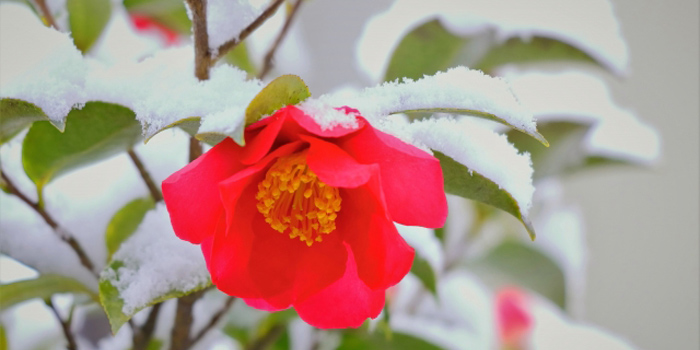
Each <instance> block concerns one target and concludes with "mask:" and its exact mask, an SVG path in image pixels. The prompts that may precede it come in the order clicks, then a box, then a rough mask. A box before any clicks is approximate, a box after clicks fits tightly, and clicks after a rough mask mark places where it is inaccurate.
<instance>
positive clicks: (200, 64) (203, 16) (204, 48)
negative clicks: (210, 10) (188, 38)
mask: <svg viewBox="0 0 700 350" xmlns="http://www.w3.org/2000/svg"><path fill="white" fill-rule="evenodd" d="M187 4H188V5H189V7H190V12H191V13H192V30H193V32H194V33H193V34H194V75H195V76H196V77H197V79H199V80H207V79H209V68H211V66H212V64H213V63H214V62H213V61H212V59H211V52H210V51H209V33H208V32H207V0H187Z"/></svg>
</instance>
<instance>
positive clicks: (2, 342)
mask: <svg viewBox="0 0 700 350" xmlns="http://www.w3.org/2000/svg"><path fill="white" fill-rule="evenodd" d="M8 348H9V347H8V345H7V332H5V326H4V325H3V324H2V323H0V350H7V349H8Z"/></svg>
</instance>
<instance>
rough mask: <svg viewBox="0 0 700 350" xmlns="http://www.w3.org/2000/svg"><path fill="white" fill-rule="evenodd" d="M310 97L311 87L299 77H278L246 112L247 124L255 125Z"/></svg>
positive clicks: (256, 97) (263, 90)
mask: <svg viewBox="0 0 700 350" xmlns="http://www.w3.org/2000/svg"><path fill="white" fill-rule="evenodd" d="M310 96H311V92H309V87H308V86H306V83H304V81H303V80H301V78H299V77H298V76H296V75H291V74H288V75H282V76H280V77H277V78H276V79H275V80H273V81H271V82H270V83H269V84H267V86H266V87H265V88H264V89H262V90H261V91H260V92H259V93H258V94H257V95H256V96H255V98H254V99H253V100H252V101H251V102H250V104H249V105H248V108H246V110H245V124H246V126H247V125H250V124H253V123H255V122H256V121H258V120H260V118H262V117H263V116H266V115H270V114H272V113H274V112H275V111H276V110H278V109H280V108H282V107H284V106H289V105H295V104H297V103H300V102H302V101H304V100H306V99H307V98H309V97H310Z"/></svg>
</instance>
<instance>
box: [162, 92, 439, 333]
mask: <svg viewBox="0 0 700 350" xmlns="http://www.w3.org/2000/svg"><path fill="white" fill-rule="evenodd" d="M339 110H341V111H344V112H345V113H348V114H350V113H352V114H354V115H359V112H357V111H356V110H353V109H350V108H347V107H344V108H342V109H339ZM355 118H356V126H353V127H345V126H335V127H333V128H330V129H323V128H321V127H320V126H319V125H318V124H317V122H316V121H315V119H313V118H312V117H310V116H308V115H306V114H305V113H304V112H303V111H302V110H300V109H298V108H297V107H294V106H288V107H285V108H283V109H280V110H279V111H277V112H276V113H275V114H274V115H272V116H270V117H268V118H265V119H263V120H260V121H258V122H257V123H255V124H252V125H250V126H249V127H247V128H246V131H245V137H246V141H247V145H246V146H245V147H241V146H239V145H237V144H235V143H234V142H233V141H232V140H231V139H228V138H227V139H226V140H224V141H222V142H220V143H219V144H218V145H216V146H215V147H213V148H212V149H211V150H210V151H209V152H207V153H205V154H204V155H202V156H201V157H199V158H198V159H196V160H195V161H193V162H192V163H190V164H189V165H187V166H186V167H184V168H182V169H181V170H179V171H177V172H176V173H174V174H173V175H171V176H170V177H169V178H168V179H166V180H165V181H164V182H163V195H164V197H165V203H166V205H167V208H168V211H169V212H170V217H171V221H172V225H173V228H174V230H175V233H176V234H177V236H178V237H180V238H181V239H183V240H186V241H189V242H192V243H194V244H201V248H202V252H203V253H204V257H205V258H206V261H207V267H208V269H209V272H210V273H211V279H212V282H213V283H214V284H215V285H216V286H217V287H218V288H219V289H220V290H221V291H223V292H225V293H227V294H229V295H233V296H237V297H240V298H243V299H244V300H245V301H246V303H248V304H249V305H251V306H253V307H256V308H259V309H264V310H268V311H276V310H281V309H286V308H288V307H290V306H293V307H294V308H295V309H296V311H297V312H298V314H299V316H300V317H301V318H302V319H303V320H305V321H306V322H308V323H309V324H311V325H313V326H316V327H320V328H344V327H358V326H360V325H361V324H362V322H364V321H365V320H366V319H367V318H368V317H372V318H374V317H377V315H379V313H380V311H381V310H382V307H383V305H384V294H385V290H386V289H387V288H389V287H390V286H393V285H395V284H396V283H398V282H399V281H400V280H401V279H402V278H403V277H404V276H405V275H406V274H407V273H408V271H409V270H410V268H411V264H412V262H413V256H414V251H413V249H412V248H411V247H410V246H408V244H406V242H405V241H404V240H403V238H402V237H401V236H400V235H399V234H398V232H397V231H396V227H395V226H394V221H395V222H398V223H401V224H404V225H420V226H425V227H432V228H435V227H441V226H442V225H443V223H444V221H445V218H446V216H447V204H446V200H445V193H444V190H443V178H442V170H441V168H440V164H439V162H438V160H437V159H436V158H434V157H433V156H431V155H430V154H428V153H426V152H424V151H423V150H420V149H418V148H416V147H414V146H411V145H408V144H406V143H404V142H402V141H400V140H399V139H397V138H395V137H393V136H390V135H388V134H385V133H382V132H380V131H378V130H376V129H374V128H373V127H372V126H371V125H369V123H367V121H366V120H365V119H364V118H362V117H360V116H356V117H355Z"/></svg>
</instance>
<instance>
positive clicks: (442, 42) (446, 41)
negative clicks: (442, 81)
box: [384, 20, 467, 81]
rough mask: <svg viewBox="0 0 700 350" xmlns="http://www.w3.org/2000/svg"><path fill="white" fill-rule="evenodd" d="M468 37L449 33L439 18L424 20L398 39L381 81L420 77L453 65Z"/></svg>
mask: <svg viewBox="0 0 700 350" xmlns="http://www.w3.org/2000/svg"><path fill="white" fill-rule="evenodd" d="M466 42H467V40H466V39H462V38H460V37H458V36H455V35H453V34H451V33H450V32H448V31H447V30H446V29H445V28H444V27H443V26H442V25H441V24H440V22H439V21H438V20H433V21H430V22H427V23H425V24H423V25H421V26H419V27H418V28H416V29H414V30H412V31H411V32H410V33H408V34H406V36H405V37H404V38H403V39H401V42H400V43H399V45H398V46H397V47H396V49H395V50H394V52H393V53H392V55H391V61H389V66H388V67H387V71H386V74H385V76H384V81H393V80H395V79H397V78H403V77H406V78H411V79H419V78H422V77H423V75H426V74H427V75H433V74H435V73H437V72H438V71H444V70H446V69H447V68H450V67H452V66H453V65H454V63H455V62H456V60H457V57H458V55H459V52H460V50H462V49H463V48H464V46H465V45H466Z"/></svg>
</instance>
